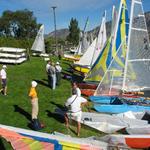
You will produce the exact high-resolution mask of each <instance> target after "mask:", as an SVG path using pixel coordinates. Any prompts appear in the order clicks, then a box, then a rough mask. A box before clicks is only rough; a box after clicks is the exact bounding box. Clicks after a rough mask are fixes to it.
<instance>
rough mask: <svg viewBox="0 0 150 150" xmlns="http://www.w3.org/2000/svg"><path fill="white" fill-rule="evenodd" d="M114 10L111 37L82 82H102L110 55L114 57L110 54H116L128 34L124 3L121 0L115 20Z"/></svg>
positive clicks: (113, 11)
mask: <svg viewBox="0 0 150 150" xmlns="http://www.w3.org/2000/svg"><path fill="white" fill-rule="evenodd" d="M114 9H115V8H114V7H113V10H112V31H111V36H110V38H109V39H108V40H107V43H106V45H105V47H104V48H103V50H102V52H101V53H100V54H99V56H98V58H97V60H96V61H95V63H94V64H93V66H92V68H91V70H90V71H89V73H88V74H87V76H86V77H85V79H84V81H87V82H93V81H94V82H99V81H101V80H102V78H103V76H104V74H105V72H106V71H107V69H108V67H109V64H110V62H111V60H112V55H114V54H112V51H113V53H116V52H115V50H116V49H118V48H119V46H120V44H121V41H122V40H123V38H125V35H126V34H127V33H128V29H127V28H128V27H126V26H127V24H126V22H128V16H127V12H126V1H124V0H121V2H120V9H119V14H118V16H117V19H116V11H115V10H114ZM116 20H117V22H116ZM123 20H124V21H123ZM112 49H113V50H112Z"/></svg>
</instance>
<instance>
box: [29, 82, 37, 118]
mask: <svg viewBox="0 0 150 150" xmlns="http://www.w3.org/2000/svg"><path fill="white" fill-rule="evenodd" d="M36 86H37V82H36V81H32V82H31V88H30V92H29V97H30V98H31V104H32V120H33V119H37V117H38V112H39V106H38V96H37V92H36V89H35V88H36Z"/></svg>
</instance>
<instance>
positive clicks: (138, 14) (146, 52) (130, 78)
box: [123, 0, 150, 91]
mask: <svg viewBox="0 0 150 150" xmlns="http://www.w3.org/2000/svg"><path fill="white" fill-rule="evenodd" d="M129 29H130V30H129V40H128V49H127V56H126V64H125V71H124V80H123V90H125V91H139V90H144V89H146V88H150V75H149V74H150V47H149V36H148V31H147V26H146V21H145V15H144V11H143V6H142V1H141V0H132V5H131V15H130V27H129ZM131 73H132V74H131Z"/></svg>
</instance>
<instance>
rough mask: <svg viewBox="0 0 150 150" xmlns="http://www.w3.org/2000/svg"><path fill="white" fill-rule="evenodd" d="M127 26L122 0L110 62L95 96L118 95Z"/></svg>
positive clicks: (125, 11) (125, 8) (124, 3)
mask: <svg viewBox="0 0 150 150" xmlns="http://www.w3.org/2000/svg"><path fill="white" fill-rule="evenodd" d="M128 28H129V19H128V11H127V6H126V2H125V0H122V1H121V3H120V10H119V15H118V23H117V25H116V34H115V36H114V39H113V45H112V58H111V62H110V64H109V67H108V68H107V70H106V71H105V74H104V76H103V78H102V80H101V81H100V84H99V85H98V88H97V89H96V91H95V93H94V95H96V96H97V95H116V94H117V95H118V94H119V92H120V89H121V87H122V81H123V72H124V67H125V59H126V49H127V37H128ZM114 89H115V90H114ZM116 89H117V90H116Z"/></svg>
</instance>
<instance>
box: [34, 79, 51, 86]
mask: <svg viewBox="0 0 150 150" xmlns="http://www.w3.org/2000/svg"><path fill="white" fill-rule="evenodd" d="M34 81H36V82H37V83H38V84H41V85H43V86H46V87H49V85H48V84H47V83H45V82H44V81H42V80H36V79H34Z"/></svg>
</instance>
